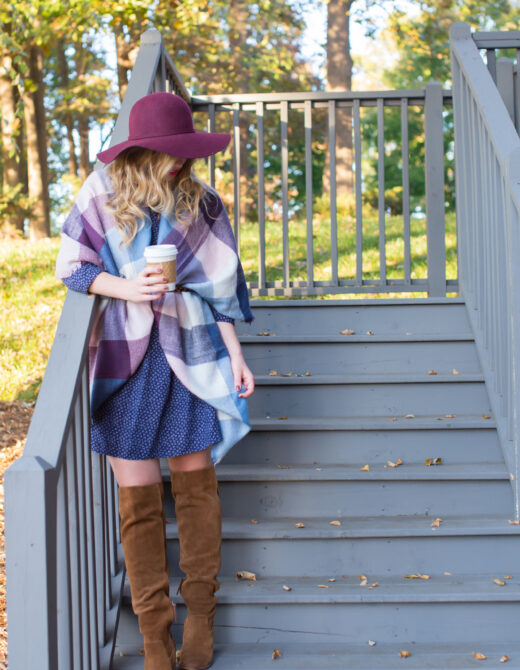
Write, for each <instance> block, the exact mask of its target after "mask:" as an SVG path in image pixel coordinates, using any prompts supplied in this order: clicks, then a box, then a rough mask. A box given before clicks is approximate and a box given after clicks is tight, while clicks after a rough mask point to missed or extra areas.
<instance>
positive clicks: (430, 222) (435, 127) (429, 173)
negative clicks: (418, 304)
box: [424, 81, 446, 297]
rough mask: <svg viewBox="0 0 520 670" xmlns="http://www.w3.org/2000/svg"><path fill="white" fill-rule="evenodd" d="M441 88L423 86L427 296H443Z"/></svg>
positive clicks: (444, 231)
mask: <svg viewBox="0 0 520 670" xmlns="http://www.w3.org/2000/svg"><path fill="white" fill-rule="evenodd" d="M442 103H443V97H442V85H441V84H440V83H439V82H437V81H432V82H429V83H428V84H426V89H425V101H424V135H425V157H426V228H427V238H428V243H427V244H428V295H429V296H430V297H443V296H445V295H446V226H445V216H444V133H443V119H442V110H443V104H442Z"/></svg>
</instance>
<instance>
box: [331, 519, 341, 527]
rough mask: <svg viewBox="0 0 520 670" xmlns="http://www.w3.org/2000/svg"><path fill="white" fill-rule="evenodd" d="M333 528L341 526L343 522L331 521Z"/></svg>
mask: <svg viewBox="0 0 520 670" xmlns="http://www.w3.org/2000/svg"><path fill="white" fill-rule="evenodd" d="M329 523H330V525H331V526H341V521H338V520H337V519H335V520H334V521H329Z"/></svg>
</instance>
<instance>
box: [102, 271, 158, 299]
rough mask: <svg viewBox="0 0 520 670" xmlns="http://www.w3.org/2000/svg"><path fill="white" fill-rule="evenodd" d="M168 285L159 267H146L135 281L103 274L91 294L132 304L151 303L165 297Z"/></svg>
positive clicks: (106, 273)
mask: <svg viewBox="0 0 520 670" xmlns="http://www.w3.org/2000/svg"><path fill="white" fill-rule="evenodd" d="M167 283H168V280H167V279H166V277H165V276H164V275H163V273H162V270H161V268H160V267H157V266H149V267H145V268H144V269H143V270H141V272H140V273H139V274H138V275H137V276H135V277H134V278H133V279H125V278H124V277H116V276H114V275H112V274H110V273H108V272H101V273H100V274H98V276H97V277H96V278H95V279H94V281H93V282H92V284H91V285H90V287H89V293H96V294H98V295H104V296H106V297H108V298H120V299H121V300H130V301H131V302H150V301H151V300H155V299H156V298H160V297H161V296H162V295H164V292H165V291H166V288H167V287H166V284H167Z"/></svg>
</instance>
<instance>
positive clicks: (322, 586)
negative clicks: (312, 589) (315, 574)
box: [318, 584, 329, 589]
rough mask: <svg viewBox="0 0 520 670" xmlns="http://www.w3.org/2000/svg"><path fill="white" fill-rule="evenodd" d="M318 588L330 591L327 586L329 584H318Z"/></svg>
mask: <svg viewBox="0 0 520 670" xmlns="http://www.w3.org/2000/svg"><path fill="white" fill-rule="evenodd" d="M318 588H320V589H328V588H329V587H328V586H327V584H318Z"/></svg>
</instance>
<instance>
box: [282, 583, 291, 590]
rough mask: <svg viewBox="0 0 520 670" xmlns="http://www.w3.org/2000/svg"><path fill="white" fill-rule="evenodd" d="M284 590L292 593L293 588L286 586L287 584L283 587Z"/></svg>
mask: <svg viewBox="0 0 520 670" xmlns="http://www.w3.org/2000/svg"><path fill="white" fill-rule="evenodd" d="M282 589H283V590H284V591H292V588H291V587H290V586H286V585H285V584H284V585H283V586H282Z"/></svg>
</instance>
